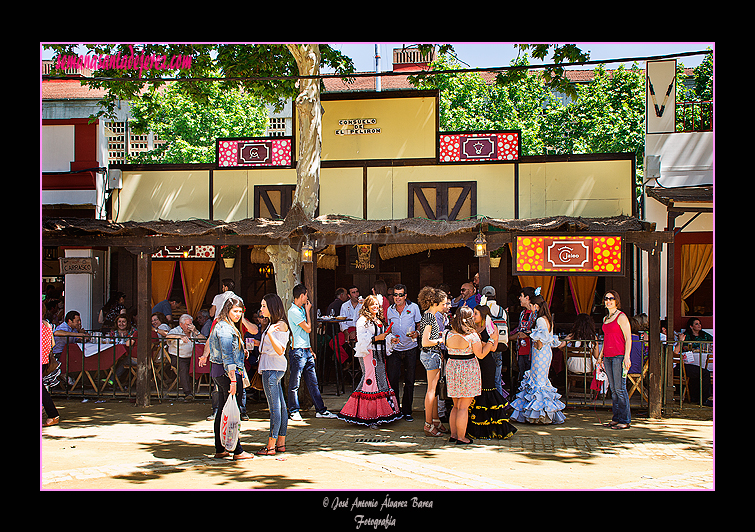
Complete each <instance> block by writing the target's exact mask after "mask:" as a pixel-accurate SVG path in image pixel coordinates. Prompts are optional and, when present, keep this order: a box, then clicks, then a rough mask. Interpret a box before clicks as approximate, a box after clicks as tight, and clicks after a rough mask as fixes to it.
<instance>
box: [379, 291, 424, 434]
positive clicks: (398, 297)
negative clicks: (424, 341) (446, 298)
mask: <svg viewBox="0 0 755 532" xmlns="http://www.w3.org/2000/svg"><path fill="white" fill-rule="evenodd" d="M387 318H388V323H390V324H392V328H391V334H392V335H394V346H393V352H392V353H391V355H390V356H389V357H388V361H387V362H386V372H387V373H388V382H389V383H390V385H391V388H393V391H394V392H395V393H396V400H398V397H399V388H398V385H399V379H400V378H401V367H402V366H403V367H404V394H403V397H404V399H403V401H402V402H401V413H402V414H403V415H404V419H405V420H406V421H414V418H413V417H412V402H413V401H414V373H415V369H416V367H417V357H419V348H418V347H417V336H419V334H418V333H417V325H419V322H420V320H421V319H422V313H421V312H420V310H419V307H418V306H417V304H416V303H412V302H411V301H407V294H406V286H404V285H403V284H397V285H396V286H394V287H393V305H391V306H390V307H388V313H387Z"/></svg>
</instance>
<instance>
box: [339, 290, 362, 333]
mask: <svg viewBox="0 0 755 532" xmlns="http://www.w3.org/2000/svg"><path fill="white" fill-rule="evenodd" d="M360 310H362V301H361V298H360V297H359V288H357V287H356V286H352V287H350V288H349V299H347V300H346V301H344V302H343V305H341V313H340V314H339V315H340V316H343V317H344V318H346V321H344V322H341V331H343V332H346V333H348V336H349V340H356V339H357V329H356V326H357V320H358V319H359V311H360Z"/></svg>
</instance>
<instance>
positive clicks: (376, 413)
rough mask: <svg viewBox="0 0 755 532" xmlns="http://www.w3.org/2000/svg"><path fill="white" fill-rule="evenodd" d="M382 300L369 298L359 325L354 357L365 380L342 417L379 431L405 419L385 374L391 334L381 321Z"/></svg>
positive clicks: (362, 380) (357, 325)
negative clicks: (386, 344)
mask: <svg viewBox="0 0 755 532" xmlns="http://www.w3.org/2000/svg"><path fill="white" fill-rule="evenodd" d="M381 312H382V308H381V306H380V302H379V301H378V298H377V297H375V296H367V299H365V300H364V303H363V304H362V308H361V309H360V311H359V318H358V319H357V321H356V335H357V343H356V347H355V348H354V357H355V358H358V359H359V364H360V366H361V367H362V379H361V380H360V381H359V386H358V387H357V389H356V390H354V393H352V394H351V396H350V397H349V400H348V401H346V404H345V405H344V406H343V408H342V409H341V411H340V412H339V413H338V418H339V419H342V420H344V421H348V422H349V423H357V424H359V425H367V426H369V427H370V428H376V427H377V425H378V424H379V423H389V422H391V421H394V420H396V419H401V410H400V409H399V407H398V400H397V399H396V394H395V393H394V392H393V389H391V386H390V384H389V383H388V375H387V373H386V370H385V356H386V350H385V338H386V336H388V332H387V331H386V330H385V325H384V323H383V320H382V318H381Z"/></svg>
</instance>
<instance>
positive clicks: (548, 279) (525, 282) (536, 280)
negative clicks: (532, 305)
mask: <svg viewBox="0 0 755 532" xmlns="http://www.w3.org/2000/svg"><path fill="white" fill-rule="evenodd" d="M518 277H519V284H520V285H521V287H522V288H524V287H525V286H531V287H532V288H537V287H538V286H539V287H540V295H541V296H543V299H545V302H546V303H548V305H549V306H550V304H551V300H552V299H553V288H554V287H555V286H556V277H555V276H553V275H519V276H518Z"/></svg>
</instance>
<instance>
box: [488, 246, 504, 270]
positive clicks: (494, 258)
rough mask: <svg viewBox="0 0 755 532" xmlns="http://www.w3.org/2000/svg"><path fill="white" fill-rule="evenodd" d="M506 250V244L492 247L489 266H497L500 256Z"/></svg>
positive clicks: (499, 263)
mask: <svg viewBox="0 0 755 532" xmlns="http://www.w3.org/2000/svg"><path fill="white" fill-rule="evenodd" d="M505 250H506V246H501V247H499V248H498V249H494V250H493V251H491V252H490V267H491V268H498V266H500V265H501V256H502V255H503V252H504V251H505Z"/></svg>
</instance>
